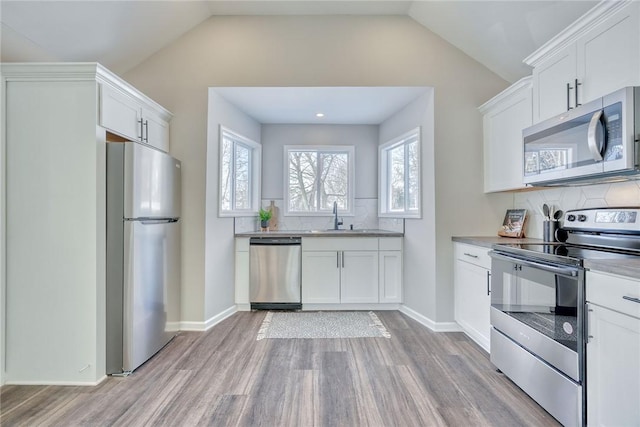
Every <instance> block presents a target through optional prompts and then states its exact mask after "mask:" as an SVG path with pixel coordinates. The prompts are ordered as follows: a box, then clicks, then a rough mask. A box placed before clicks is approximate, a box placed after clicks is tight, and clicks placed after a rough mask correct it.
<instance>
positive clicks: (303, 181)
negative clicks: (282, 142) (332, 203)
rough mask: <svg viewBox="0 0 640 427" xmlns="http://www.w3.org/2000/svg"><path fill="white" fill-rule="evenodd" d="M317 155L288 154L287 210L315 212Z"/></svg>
mask: <svg viewBox="0 0 640 427" xmlns="http://www.w3.org/2000/svg"><path fill="white" fill-rule="evenodd" d="M317 170H318V154H317V153H316V152H311V151H290V152H289V210H290V211H303V212H309V211H315V210H316V199H317V193H316V185H315V183H316V173H317Z"/></svg>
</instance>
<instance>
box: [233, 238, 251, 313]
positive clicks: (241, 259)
mask: <svg viewBox="0 0 640 427" xmlns="http://www.w3.org/2000/svg"><path fill="white" fill-rule="evenodd" d="M235 255H236V262H235V264H236V265H235V300H236V304H237V305H238V307H239V308H240V309H245V310H248V309H249V308H250V302H249V239H248V238H236V254H235Z"/></svg>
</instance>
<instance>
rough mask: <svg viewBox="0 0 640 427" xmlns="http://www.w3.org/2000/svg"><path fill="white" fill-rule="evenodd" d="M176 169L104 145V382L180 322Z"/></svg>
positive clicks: (130, 145)
mask: <svg viewBox="0 0 640 427" xmlns="http://www.w3.org/2000/svg"><path fill="white" fill-rule="evenodd" d="M180 167H181V166H180V161H178V160H176V159H174V158H173V157H171V156H169V155H168V154H165V153H163V152H161V151H159V150H156V149H153V148H151V147H148V146H145V145H143V144H140V143H136V142H125V143H109V144H107V298H106V301H107V307H106V318H107V337H106V338H107V340H106V351H107V374H122V373H124V374H128V373H130V372H132V371H133V370H134V369H136V368H137V367H138V366H140V365H142V364H143V363H144V362H145V361H147V360H148V359H149V358H150V357H151V356H153V355H154V354H155V353H156V352H158V350H160V349H161V348H162V347H164V346H165V345H166V344H167V343H168V342H169V341H170V340H171V338H172V337H173V336H174V335H175V334H176V332H177V331H178V329H179V321H180V198H181V197H180V179H181V173H180V172H181V171H180Z"/></svg>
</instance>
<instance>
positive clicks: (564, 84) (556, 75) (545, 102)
mask: <svg viewBox="0 0 640 427" xmlns="http://www.w3.org/2000/svg"><path fill="white" fill-rule="evenodd" d="M533 80H534V85H533V86H534V89H533V90H534V97H533V121H535V122H539V121H542V120H545V119H548V118H550V117H553V116H556V115H558V114H561V113H563V112H565V111H568V110H569V109H571V108H573V107H574V105H575V80H576V47H575V45H571V46H569V47H567V48H566V49H564V50H562V51H561V52H559V53H558V54H556V55H554V56H553V57H552V58H550V59H549V60H548V61H545V62H544V63H542V64H540V65H539V66H537V67H536V68H534V70H533Z"/></svg>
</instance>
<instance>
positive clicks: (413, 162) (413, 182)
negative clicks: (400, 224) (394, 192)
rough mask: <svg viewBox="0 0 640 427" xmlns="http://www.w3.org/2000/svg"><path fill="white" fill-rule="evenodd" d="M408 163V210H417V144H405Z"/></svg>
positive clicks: (418, 187) (418, 186)
mask: <svg viewBox="0 0 640 427" xmlns="http://www.w3.org/2000/svg"><path fill="white" fill-rule="evenodd" d="M407 157H408V158H409V159H408V163H409V180H408V181H409V182H408V186H409V206H407V207H408V208H409V210H415V209H418V205H419V203H420V168H419V167H418V142H417V141H414V142H412V143H410V144H407Z"/></svg>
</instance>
